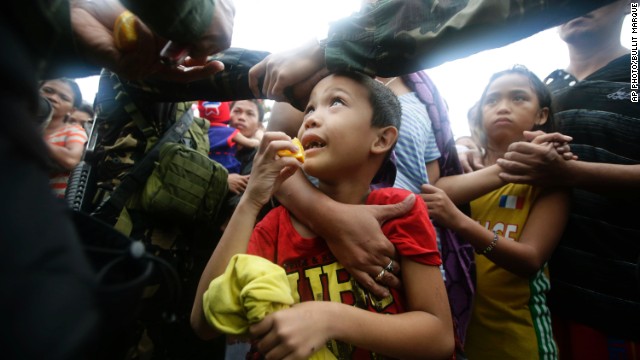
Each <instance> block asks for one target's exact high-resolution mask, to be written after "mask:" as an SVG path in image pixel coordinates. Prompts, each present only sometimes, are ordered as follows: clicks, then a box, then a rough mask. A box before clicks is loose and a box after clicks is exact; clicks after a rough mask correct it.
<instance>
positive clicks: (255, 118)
mask: <svg viewBox="0 0 640 360" xmlns="http://www.w3.org/2000/svg"><path fill="white" fill-rule="evenodd" d="M229 125H230V126H231V127H234V128H236V129H238V130H240V132H241V133H242V135H244V136H246V137H253V135H255V133H256V131H258V129H259V128H260V113H259V112H258V106H257V105H256V104H255V103H253V102H252V101H249V100H242V101H236V102H235V103H234V105H233V108H232V109H231V116H230V121H229Z"/></svg>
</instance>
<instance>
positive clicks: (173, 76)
mask: <svg viewBox="0 0 640 360" xmlns="http://www.w3.org/2000/svg"><path fill="white" fill-rule="evenodd" d="M223 70H224V64H223V63H222V62H220V61H217V60H216V61H210V62H208V63H206V64H204V65H199V66H162V67H161V68H160V69H158V70H157V71H156V73H155V74H154V75H153V77H154V78H155V79H159V80H166V81H172V82H178V83H189V82H192V81H197V80H201V79H205V78H209V77H211V76H213V75H215V74H217V73H218V72H220V71H223Z"/></svg>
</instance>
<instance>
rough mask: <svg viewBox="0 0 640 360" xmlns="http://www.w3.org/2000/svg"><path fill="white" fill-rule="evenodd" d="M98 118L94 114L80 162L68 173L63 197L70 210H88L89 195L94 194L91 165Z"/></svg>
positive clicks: (93, 174) (93, 158)
mask: <svg viewBox="0 0 640 360" xmlns="http://www.w3.org/2000/svg"><path fill="white" fill-rule="evenodd" d="M99 118H100V117H98V116H95V115H94V117H93V124H92V125H91V130H90V131H89V140H88V142H87V147H86V148H85V151H84V154H83V155H82V160H80V163H78V165H77V166H76V167H75V168H74V169H73V170H72V171H71V174H70V175H69V182H68V184H67V190H66V192H65V194H64V198H65V200H66V202H67V204H68V205H69V207H70V208H71V210H74V211H82V212H88V211H89V207H90V205H91V201H92V199H91V197H92V196H93V195H94V194H95V190H96V181H95V171H92V167H93V164H94V162H95V158H96V156H95V155H96V153H95V151H96V144H97V143H98V135H99V134H98V129H99V124H98V119H99Z"/></svg>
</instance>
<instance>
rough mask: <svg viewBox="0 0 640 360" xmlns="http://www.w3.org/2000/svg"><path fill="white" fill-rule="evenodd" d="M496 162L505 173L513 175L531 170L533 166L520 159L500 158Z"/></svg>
mask: <svg viewBox="0 0 640 360" xmlns="http://www.w3.org/2000/svg"><path fill="white" fill-rule="evenodd" d="M496 163H497V164H498V166H500V167H501V168H502V170H503V172H504V173H508V174H513V175H515V174H524V173H527V172H528V171H530V170H531V166H529V165H527V164H524V163H522V162H519V161H513V160H507V159H498V160H497V162H496Z"/></svg>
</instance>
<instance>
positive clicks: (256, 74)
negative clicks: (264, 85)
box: [249, 59, 266, 99]
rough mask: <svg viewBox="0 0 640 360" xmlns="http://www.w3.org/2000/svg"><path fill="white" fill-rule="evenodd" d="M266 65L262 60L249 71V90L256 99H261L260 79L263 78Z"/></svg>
mask: <svg viewBox="0 0 640 360" xmlns="http://www.w3.org/2000/svg"><path fill="white" fill-rule="evenodd" d="M265 71H266V64H265V61H264V59H263V60H262V61H260V62H259V63H257V64H256V65H254V66H253V67H251V69H249V89H251V93H252V94H253V96H254V97H255V98H256V99H260V98H262V89H261V85H260V79H261V78H263V77H264V76H265Z"/></svg>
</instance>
